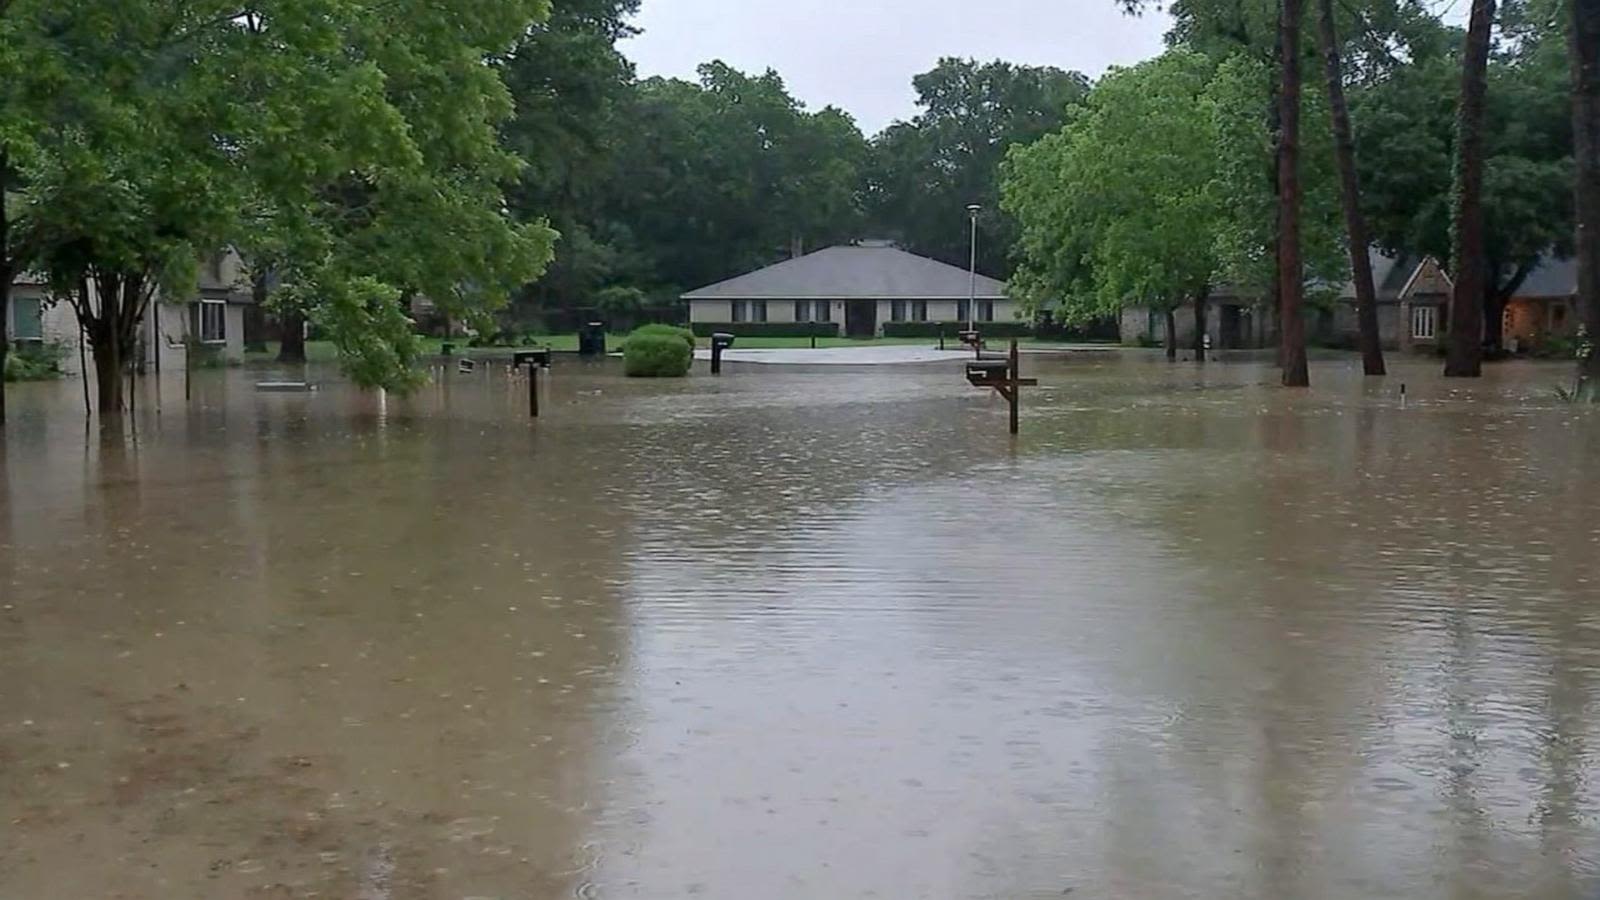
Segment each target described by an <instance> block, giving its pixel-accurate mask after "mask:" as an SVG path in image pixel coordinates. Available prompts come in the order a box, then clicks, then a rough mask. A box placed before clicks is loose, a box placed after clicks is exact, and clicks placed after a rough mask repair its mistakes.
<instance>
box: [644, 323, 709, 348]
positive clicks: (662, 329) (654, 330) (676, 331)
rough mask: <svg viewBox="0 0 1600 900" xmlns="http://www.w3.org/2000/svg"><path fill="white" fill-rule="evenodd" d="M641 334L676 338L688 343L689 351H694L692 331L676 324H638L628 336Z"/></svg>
mask: <svg viewBox="0 0 1600 900" xmlns="http://www.w3.org/2000/svg"><path fill="white" fill-rule="evenodd" d="M641 334H657V335H664V336H666V337H675V338H678V339H679V340H682V341H684V342H685V343H687V344H688V345H689V352H691V353H693V352H694V332H692V331H690V330H689V329H687V328H679V327H678V326H676V325H640V326H639V327H638V328H635V329H634V330H633V335H629V336H630V337H633V336H635V335H641Z"/></svg>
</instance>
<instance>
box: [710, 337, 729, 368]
mask: <svg viewBox="0 0 1600 900" xmlns="http://www.w3.org/2000/svg"><path fill="white" fill-rule="evenodd" d="M732 346H733V335H731V334H728V333H727V332H726V331H719V332H717V333H715V334H713V335H712V336H711V374H713V375H721V374H722V351H724V350H726V349H728V348H729V347H732Z"/></svg>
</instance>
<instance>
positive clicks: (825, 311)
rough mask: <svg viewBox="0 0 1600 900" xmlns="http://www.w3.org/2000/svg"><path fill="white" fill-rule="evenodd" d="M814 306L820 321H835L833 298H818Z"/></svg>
mask: <svg viewBox="0 0 1600 900" xmlns="http://www.w3.org/2000/svg"><path fill="white" fill-rule="evenodd" d="M812 308H813V309H815V310H816V311H817V321H818V322H831V321H833V302H832V301H831V300H818V301H817V302H816V303H814V304H813V305H812Z"/></svg>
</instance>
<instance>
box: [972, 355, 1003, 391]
mask: <svg viewBox="0 0 1600 900" xmlns="http://www.w3.org/2000/svg"><path fill="white" fill-rule="evenodd" d="M1010 377H1011V364H1010V363H1008V362H1007V361H1006V360H1003V359H975V360H973V361H972V362H969V363H967V381H968V382H970V383H971V384H972V386H973V387H999V386H1001V385H1005V384H1007V383H1008V382H1009V379H1010Z"/></svg>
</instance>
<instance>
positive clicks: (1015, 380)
mask: <svg viewBox="0 0 1600 900" xmlns="http://www.w3.org/2000/svg"><path fill="white" fill-rule="evenodd" d="M1017 359H1018V352H1017V339H1016V338H1012V339H1011V366H1010V368H1009V371H1008V372H1007V373H1006V379H1007V380H1008V381H1010V382H1011V396H1010V397H1008V398H1007V399H1009V400H1010V401H1011V433H1012V434H1016V433H1017V403H1018V401H1019V400H1021V398H1022V391H1021V390H1020V388H1021V387H1022V379H1021V378H1019V377H1018V376H1019V375H1020V374H1021V373H1020V372H1019V371H1018V369H1017Z"/></svg>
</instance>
